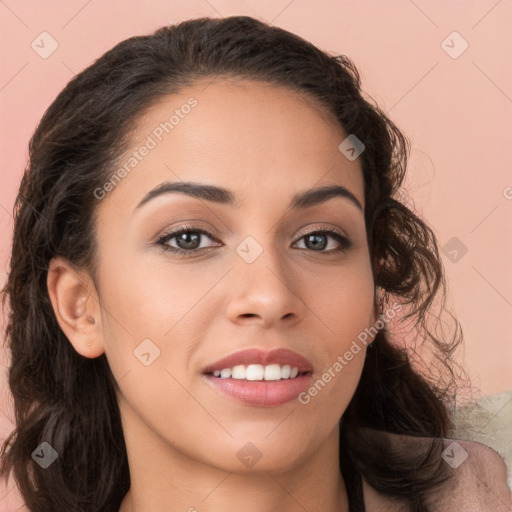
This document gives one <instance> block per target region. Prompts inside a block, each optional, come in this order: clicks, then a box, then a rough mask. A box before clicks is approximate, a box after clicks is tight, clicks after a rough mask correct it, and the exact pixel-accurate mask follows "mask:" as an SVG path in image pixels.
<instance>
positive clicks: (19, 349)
mask: <svg viewBox="0 0 512 512" xmlns="http://www.w3.org/2000/svg"><path fill="white" fill-rule="evenodd" d="M215 76H230V77H234V78H246V79H250V80H259V81H263V82H266V83H270V84H279V85H284V86H287V87H289V88H290V89H293V90H295V91H300V92H302V93H305V94H308V95H310V97H311V98H313V99H315V100H316V101H318V102H320V104H322V105H323V106H325V107H327V109H328V110H329V111H330V112H331V113H332V114H334V116H335V117H336V119H337V120H338V121H339V123H340V125H341V127H342V128H343V130H344V131H345V132H346V133H348V134H354V135H355V136H356V137H357V138H358V139H360V140H361V141H363V143H364V145H365V150H364V151H363V153H361V155H360V160H361V165H362V170H363V176H364V184H365V203H366V207H365V225H366V232H367V240H368V246H369V250H370V256H371V263H372V271H373V275H374V280H375V284H376V285H378V286H380V287H382V288H383V290H384V299H383V300H384V302H383V307H385V305H386V304H390V303H391V301H397V300H398V301H400V303H401V304H402V305H403V306H404V311H405V310H406V311H407V314H406V315H405V316H404V318H403V320H408V321H411V322H412V323H413V327H414V329H415V331H416V332H417V334H418V339H420V340H421V345H422V347H423V348H428V349H429V354H430V357H431V361H430V368H433V369H434V370H433V371H432V372H431V373H426V372H420V371H419V369H418V368H416V367H415V364H414V361H412V360H411V354H416V351H415V349H414V348H413V347H409V349H406V348H405V347H404V346H400V345H399V344H397V343H395V342H394V341H393V340H392V339H391V336H390V333H389V332H388V331H387V330H386V329H382V330H380V331H379V332H378V334H377V336H376V338H375V341H374V343H373V345H372V347H371V348H370V349H368V351H367V356H366V360H365V364H364V368H363V371H362V375H361V379H360V382H359V384H358V387H357V389H356V392H355V394H354V396H353V398H352V400H351V402H350V404H349V406H348V408H347V410H346V411H345V413H344V414H343V417H342V418H341V424H340V467H341V471H342V474H343V477H344V480H345V484H346V488H347V492H348V496H349V502H350V506H351V511H356V510H358V506H359V505H358V504H360V503H362V497H361V496H362V480H361V479H362V477H364V479H365V480H366V481H367V482H368V483H369V484H370V485H372V486H373V487H375V488H376V489H377V490H379V491H381V492H384V493H386V494H388V495H390V496H394V497H398V498H403V499H405V500H406V501H407V502H408V503H409V504H410V509H411V510H414V511H421V510H428V507H427V502H428V499H427V498H428V496H429V493H431V492H432V491H433V490H435V489H436V488H437V487H438V486H439V484H440V483H441V482H443V481H444V480H445V479H446V478H447V475H446V473H445V472H444V471H443V467H442V465H443V462H442V459H441V457H440V451H441V450H442V440H441V439H440V438H442V437H445V436H446V434H447V432H449V428H450V425H451V423H450V414H449V411H450V407H451V406H452V399H453V396H454V395H455V391H456V381H457V378H456V375H455V372H454V368H455V366H454V363H453V361H452V354H453V352H454V350H455V348H456V347H457V345H458V344H459V343H460V342H461V341H462V333H461V330H460V325H459V324H458V322H457V321H456V320H455V318H454V317H453V316H452V318H453V320H454V321H455V324H454V325H455V330H454V332H453V333H452V334H451V335H448V336H446V335H444V334H443V335H442V336H440V335H438V334H437V333H436V331H435V330H434V332H432V331H431V327H430V320H432V315H431V314H429V313H430V311H431V310H432V308H433V307H434V305H435V303H436V302H435V299H436V298H437V299H439V298H440V300H441V306H440V310H443V309H444V299H445V295H446V287H445V279H444V275H443V266H442V261H441V259H440V255H439V250H438V245H437V241H436V237H435V235H434V233H433V231H432V229H431V228H430V227H428V225H427V223H426V222H425V221H424V220H422V219H421V218H420V217H419V216H418V215H417V214H416V213H415V212H414V211H413V209H411V208H409V207H408V206H407V205H406V204H405V202H403V201H400V200H399V196H398V194H399V193H400V190H401V189H400V186H401V184H402V181H403V179H404V176H405V172H406V167H407V158H408V152H409V143H408V141H407V139H406V138H405V137H404V135H403V134H402V133H401V132H400V131H399V129H398V128H397V127H396V126H395V125H394V124H393V122H392V121H391V120H390V119H389V118H388V117H387V116H386V115H385V113H384V112H383V111H382V110H381V109H380V108H379V107H378V106H377V105H376V104H375V103H374V102H373V101H372V100H371V99H370V98H369V97H366V98H365V97H364V96H365V95H364V94H363V92H362V91H361V84H360V77H359V74H358V71H357V69H356V67H355V66H354V64H353V63H352V62H351V61H350V60H349V58H347V57H346V56H343V55H339V56H337V55H331V54H328V53H326V52H324V51H321V50H320V49H318V48H316V47H315V46H314V45H312V44H310V43H309V42H307V41H305V40H303V39H302V38H300V37H298V36H297V35H294V34H292V33H290V32H287V31H285V30H283V29H280V28H277V27H273V26H269V25H266V24H264V23H263V22H261V21H258V20H255V19H253V18H250V17H246V16H234V17H229V18H221V19H209V18H201V19H195V20H189V21H185V22H183V23H180V24H177V25H173V26H166V27H163V28H161V29H159V30H157V31H156V32H155V33H154V34H152V35H148V36H140V37H132V38H130V39H127V40H125V41H123V42H121V43H119V44H118V45H116V46H115V47H114V48H113V49H111V50H110V51H108V52H107V53H105V54H104V55H103V56H101V57H100V58H99V59H98V60H96V61H95V62H94V63H93V64H92V65H90V66H89V67H88V68H87V69H85V70H84V71H82V72H81V73H79V74H78V75H77V76H75V77H74V78H73V79H72V80H71V81H70V82H69V83H68V84H67V86H66V87H65V88H64V89H63V91H62V92H61V93H60V94H59V95H58V97H57V98H56V99H55V101H54V102H53V103H52V104H51V105H50V107H49V108H48V110H47V111H46V113H45V114H44V116H43V118H42V119H41V122H40V124H39V126H38V127H37V129H36V131H35V133H34V134H33V136H32V138H31V140H30V145H29V153H30V161H29V163H28V166H27V168H26V170H25V173H24V176H23V179H22V182H21V186H20V189H19V194H18V196H17V198H16V202H15V206H14V218H15V222H14V234H13V246H12V255H11V259H10V269H9V274H8V279H7V283H6V285H5V288H4V290H3V293H4V296H3V305H4V306H5V302H6V299H8V301H9V306H10V308H9V316H8V321H7V324H6V341H7V343H8V347H9V349H10V352H11V364H10V367H9V374H8V375H9V386H10V389H11V392H12V396H13V399H14V411H15V421H16V428H15V430H14V431H13V432H12V434H11V435H10V436H9V437H8V439H6V441H5V443H4V444H3V447H2V452H1V457H2V458H1V468H0V474H1V475H3V476H8V475H9V474H10V473H11V472H12V473H13V475H14V477H15V479H16V481H17V484H18V486H19V488H20V492H21V495H22V496H23V498H24V500H25V503H26V506H27V507H28V509H29V510H31V511H37V512H42V511H51V512H69V511H70V510H75V511H81V512H91V511H109V512H111V511H117V510H118V509H119V506H120V503H121V501H122V499H123V497H124V495H125V494H126V492H127V491H128V489H129V487H130V475H129V469H128V460H127V453H126V447H125V443H124V438H123V430H122V425H121V421H120V413H119V408H118V404H117V400H116V395H115V391H114V389H115V380H114V378H113V375H112V373H111V371H110V368H109V365H108V363H107V360H106V358H105V355H104V354H103V355H101V356H100V357H98V358H95V359H88V358H85V357H82V356H81V355H79V354H78V353H77V352H76V351H75V350H74V348H73V347H72V345H71V344H70V343H69V341H68V340H67V339H66V337H65V335H64V333H63V332H62V331H61V329H60V328H59V325H58V323H57V321H56V317H55V315H54V312H53V309H52V306H51V303H50V300H49V296H48V291H47V286H46V278H47V273H48V264H49V261H50V260H51V258H52V257H54V256H56V255H60V256H63V257H65V258H66V259H67V260H69V261H70V262H72V263H74V264H75V265H77V266H78V267H82V268H85V269H87V270H89V272H90V273H91V275H93V276H94V275H95V258H96V257H97V256H98V252H97V247H96V245H95V212H96V207H97V205H98V201H97V199H96V198H95V196H94V194H93V191H94V190H95V189H97V188H98V187H101V186H102V184H104V183H105V182H106V181H107V180H108V178H109V176H111V174H112V172H113V171H114V169H115V164H116V159H117V158H118V157H119V155H120V154H122V152H123V151H124V150H125V149H126V148H127V147H128V144H129V140H130V133H131V132H130V130H131V127H132V126H133V125H134V124H135V123H134V121H136V120H137V119H138V117H139V116H140V115H141V114H142V113H143V112H144V111H145V110H146V109H147V108H149V107H150V106H151V105H152V104H153V103H154V102H155V101H156V100H158V99H159V98H161V97H162V96H164V95H168V94H173V93H176V92H178V91H179V90H180V89H182V88H184V87H186V86H187V85H189V84H192V83H193V82H194V80H197V79H199V78H203V77H215ZM340 142H341V141H340ZM434 320H436V319H435V318H434ZM436 321H438V322H440V321H441V320H440V319H438V320H436ZM386 433H395V434H406V435H411V436H418V437H432V438H437V439H433V440H432V443H431V444H428V446H427V449H426V451H424V452H421V453H419V452H418V451H416V450H406V449H405V448H402V449H397V447H396V446H393V444H392V443H391V441H390V439H389V437H388V435H387V434H386ZM43 441H46V442H48V443H49V444H50V445H51V446H52V447H53V448H54V449H55V450H56V451H57V452H58V453H59V454H60V456H59V458H58V459H57V461H56V462H55V463H54V464H52V465H51V466H50V467H49V468H48V469H45V470H42V469H41V468H40V467H39V466H38V465H37V464H36V463H35V461H34V460H33V459H32V457H31V454H32V452H33V451H34V449H35V448H36V447H37V446H39V445H40V444H41V443H42V442H43Z"/></svg>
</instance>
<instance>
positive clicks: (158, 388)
mask: <svg viewBox="0 0 512 512" xmlns="http://www.w3.org/2000/svg"><path fill="white" fill-rule="evenodd" d="M187 105H188V106H187ZM172 115H174V118H173V119H171V116H172ZM170 119H171V120H170ZM166 122H167V125H166V124H165V123H166ZM135 128H136V130H135V135H134V137H133V139H132V144H131V148H130V151H128V152H127V154H126V155H125V156H124V157H123V158H122V159H121V160H120V164H119V165H118V168H119V169H121V168H122V167H123V165H124V164H126V166H125V167H124V169H125V172H124V173H123V172H122V171H120V172H119V173H118V177H119V178H121V179H120V180H117V181H111V182H109V183H108V184H106V185H105V187H104V188H102V190H101V191H99V190H97V191H96V192H95V193H96V196H97V197H98V198H99V199H98V210H97V233H96V236H97V242H98V247H99V251H98V265H99V267H98V274H97V275H98V280H99V287H98V297H99V302H100V304H101V306H102V309H101V318H100V322H99V324H98V329H99V331H98V332H99V335H98V339H97V340H95V341H94V344H100V345H101V347H102V350H104V352H105V353H106V357H107V359H108V362H109V364H110V366H111V368H112V372H113V374H114V376H115V379H116V381H117V383H118V386H119V389H118V399H119V405H120V408H121V414H122V418H123V427H124V429H125V432H126V436H127V439H131V440H137V442H139V443H145V444H146V446H147V450H154V455H155V457H158V456H161V455H162V454H163V453H168V454H171V453H172V454H173V456H175V455H176V454H181V455H182V456H184V457H186V458H187V459H188V460H192V459H193V460H195V461H200V462H203V463H206V464H208V465H211V466H214V467H217V468H221V469H223V470H226V471H232V470H237V471H243V470H244V469H245V468H246V467H245V466H244V463H243V460H242V459H243V457H241V455H240V454H244V453H246V452H247V453H249V455H254V454H256V456H258V455H257V453H258V452H259V454H261V459H260V460H259V461H258V465H257V468H258V469H261V470H263V469H273V470H275V469H276V468H288V467H292V466H294V465H298V464H299V463H300V462H301V461H303V460H305V459H306V458H307V457H308V456H309V455H311V454H313V453H314V452H315V451H316V450H318V449H320V447H321V446H323V445H325V443H326V442H329V443H334V442H335V440H337V436H338V422H339V420H340V418H341V416H342V414H343V412H344V410H345V408H346V407H347V405H348V403H349V401H350V399H351V397H352V395H353V393H354V390H355V388H356V385H357V383H358V380H359V377H360V374H361V370H362V366H363V363H364V357H365V347H364V345H361V344H360V343H359V345H360V346H361V347H362V350H360V351H359V352H358V353H354V352H355V351H352V356H353V357H352V358H351V359H350V360H349V361H347V358H345V357H344V354H345V353H347V351H350V348H351V347H353V346H354V345H353V342H354V340H357V339H358V335H360V333H361V332H363V331H364V330H365V328H368V327H369V326H371V325H372V324H373V322H374V320H375V317H374V310H373V300H374V282H373V277H372V272H371V266H370V259H369V250H368V246H367V241H366V231H365V223H364V213H363V209H364V182H363V177H362V171H361V163H360V161H359V159H356V160H349V159H347V158H346V157H345V156H344V154H342V153H341V152H340V150H339V149H338V146H339V144H340V143H341V142H342V141H343V140H344V139H345V138H346V137H347V135H348V134H346V133H344V132H343V131H342V130H341V128H340V127H339V126H337V125H336V123H335V121H334V120H333V119H332V118H331V117H329V114H328V113H327V112H325V111H324V110H323V109H322V108H321V106H320V105H318V104H316V103H315V102H314V101H313V100H312V99H309V98H307V97H304V96H303V95H300V94H298V93H295V92H292V91H290V90H288V89H285V88H280V87H276V86H271V85H268V84H262V83H257V82H251V81H242V80H240V81H237V82H233V81H227V80H223V79H220V78H219V79H217V80H215V81H213V82H212V83H209V85H208V82H206V81H204V82H197V83H196V85H194V86H192V87H188V88H186V89H184V90H182V91H181V93H180V94H175V95H172V96H169V97H166V98H164V99H161V100H160V101H159V102H158V103H157V104H155V105H154V106H153V107H152V108H151V109H150V110H149V111H148V112H147V113H146V114H145V115H144V116H143V117H142V118H141V119H139V121H138V124H137V126H136V127H135ZM144 146H145V147H146V150H144V149H141V148H142V147H144ZM134 152H135V153H134ZM130 158H133V159H134V160H131V161H130ZM127 169H129V171H127ZM183 182H187V183H188V182H193V183H194V184H200V185H202V186H209V187H219V188H222V189H226V190H227V191H228V192H229V195H230V196H232V201H227V200H226V196H227V195H228V194H221V193H212V192H211V189H210V191H209V192H208V191H207V192H208V193H207V194H206V195H204V194H203V195H199V196H197V195H196V196H195V197H192V196H191V195H188V194H186V193H184V192H180V191H176V190H174V191H172V190H167V191H165V186H164V188H162V186H163V184H181V185H182V184H183ZM326 186H336V187H340V188H341V190H342V192H341V193H338V194H332V195H330V196H328V197H323V198H322V200H318V201H313V200H311V201H302V204H298V205H297V204H295V205H294V204H293V202H294V199H296V197H297V196H299V195H302V194H304V193H306V192H307V191H310V190H312V189H316V188H321V187H326ZM107 190H108V193H106V194H105V193H104V192H105V191H107ZM343 190H345V191H346V192H343ZM155 191H156V192H155ZM103 196H104V197H103ZM313 197H314V196H313ZM319 197H320V196H317V199H319ZM357 203H359V204H360V206H358V204H357ZM361 207H362V208H361ZM179 230H181V231H185V232H184V233H183V232H182V233H181V234H177V235H176V234H175V233H176V231H179ZM326 230H332V232H329V231H326ZM370 341H371V340H368V342H370ZM246 349H256V350H259V351H262V352H261V353H260V354H259V356H261V357H262V359H258V354H255V353H252V354H250V355H249V359H250V358H253V359H254V360H252V362H251V361H249V360H243V361H244V363H245V364H244V366H248V365H249V364H253V363H254V364H258V363H264V362H270V363H272V364H269V365H266V366H272V369H271V370H267V372H268V374H267V376H271V375H274V374H273V371H275V370H276V366H275V365H276V364H279V365H280V366H281V367H282V366H285V365H286V363H287V362H289V363H290V366H291V367H294V366H296V367H299V366H300V364H299V363H298V362H297V361H295V362H294V361H293V360H291V359H287V357H284V359H279V360H278V361H277V362H276V361H274V360H264V359H263V357H264V356H265V354H266V353H267V352H269V351H271V350H274V349H287V350H290V351H293V352H295V353H296V354H298V355H299V356H302V358H304V359H305V360H307V361H308V362H309V364H310V370H311V371H309V372H307V373H305V375H302V372H303V371H304V372H306V369H305V368H302V370H301V372H300V374H299V375H298V377H297V378H296V380H297V382H298V384H297V382H292V381H293V380H294V379H292V378H291V376H290V377H288V378H287V379H286V378H285V379H283V378H282V379H281V380H279V381H278V380H274V381H266V380H263V381H258V382H254V381H251V380H247V378H248V377H247V375H246V379H234V378H220V377H216V376H214V375H207V374H205V373H204V371H205V369H206V368H208V367H210V369H212V364H213V363H216V362H217V361H219V360H221V359H223V358H225V357H226V356H230V355H232V354H235V353H237V352H240V351H243V350H246ZM288 355H289V353H288ZM340 357H341V358H343V360H344V361H345V363H344V364H341V363H340V364H341V369H339V365H338V366H337V365H336V364H335V363H336V361H338V362H340ZM231 363H233V364H231ZM235 363H240V360H239V361H237V360H232V361H231V362H229V361H228V362H227V363H221V364H220V366H228V367H230V368H233V367H234V366H238V364H235ZM214 366H215V365H214ZM216 366H219V365H216ZM261 366H262V367H263V368H262V370H263V372H264V373H265V368H264V366H265V365H263V364H262V365H261ZM335 368H337V370H336V369H335ZM217 369H220V367H219V368H217ZM329 369H330V379H329V378H328V377H325V374H326V372H329ZM238 370H240V369H238ZM238 370H236V371H238ZM252 370H254V371H255V372H256V373H255V375H257V374H258V371H259V370H260V368H259V367H253V368H252ZM252 370H251V371H252ZM277 370H279V367H278V368H277ZM281 371H284V377H286V372H287V370H286V369H284V370H283V369H282V368H281ZM291 371H293V370H291ZM232 372H235V370H232ZM225 375H226V373H224V374H223V376H224V377H225ZM281 377H283V374H281ZM273 378H276V377H273ZM277 378H278V377H277ZM214 379H217V382H213V380H214ZM319 380H321V381H322V382H323V383H324V385H323V386H321V385H320V386H317V388H316V393H315V391H312V392H309V391H308V390H310V389H311V387H312V386H313V387H314V384H315V383H316V382H318V381H319ZM218 381H222V383H221V384H219V382H218ZM230 393H232V394H230ZM299 393H302V394H301V397H302V400H299ZM247 443H252V445H248V444H247ZM156 447H158V448H156ZM241 449H242V452H240V450H241ZM163 450H164V451H163ZM243 450H245V452H244V451H243ZM252 452H254V453H252ZM246 466H247V465H246Z"/></svg>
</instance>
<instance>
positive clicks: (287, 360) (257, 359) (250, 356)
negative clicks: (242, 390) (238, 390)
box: [203, 348, 313, 374]
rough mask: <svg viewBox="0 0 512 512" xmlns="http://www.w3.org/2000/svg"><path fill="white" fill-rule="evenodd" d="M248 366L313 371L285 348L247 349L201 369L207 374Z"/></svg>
mask: <svg viewBox="0 0 512 512" xmlns="http://www.w3.org/2000/svg"><path fill="white" fill-rule="evenodd" d="M250 364H260V365H262V366H267V365H271V364H279V365H281V366H284V365H290V366H291V367H296V368H298V370H299V372H301V373H311V372H312V371H313V365H312V364H311V363H310V362H309V361H308V360H307V359H306V358H305V357H302V356H301V355H299V354H297V352H293V351H292V350H288V349H286V348H277V349H274V350H271V351H264V350H260V349H247V350H242V351H239V352H235V353H234V354H231V355H229V356H227V357H224V358H223V359H219V360H218V361H215V362H214V363H212V364H210V365H208V366H206V367H205V368H203V373H205V374H209V373H213V372H214V371H221V370H223V369H224V368H232V367H234V366H237V365H250Z"/></svg>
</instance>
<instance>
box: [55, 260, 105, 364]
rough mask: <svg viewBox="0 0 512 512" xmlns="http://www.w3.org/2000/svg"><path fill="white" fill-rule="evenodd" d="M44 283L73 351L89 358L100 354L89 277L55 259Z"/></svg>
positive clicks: (97, 319)
mask: <svg viewBox="0 0 512 512" xmlns="http://www.w3.org/2000/svg"><path fill="white" fill-rule="evenodd" d="M46 284H47V288H48V294H49V297H50V301H51V303H52V307H53V311H54V313H55V317H56V318H57V322H58V323H59V326H60V328H61V329H62V331H63V332H64V334H65V335H66V337H67V338H68V340H69V341H70V343H71V344H72V345H73V347H74V348H75V350H76V351H77V352H78V353H79V354H81V355H83V356H84V357H89V358H95V357H98V356H100V355H101V354H103V353H104V351H105V350H104V347H103V339H102V337H101V315H100V306H99V301H98V298H97V295H96V290H95V287H94V283H93V282H92V279H91V278H90V276H89V275H88V274H87V273H86V272H84V271H79V270H77V269H76V268H75V267H74V266H72V265H71V264H70V263H69V262H68V261H67V260H65V259H64V258H61V257H56V258H53V259H52V260H51V261H50V265H49V268H48V276H47V280H46Z"/></svg>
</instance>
